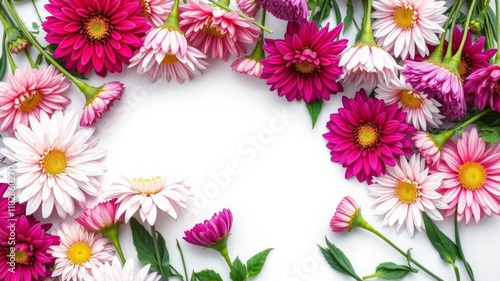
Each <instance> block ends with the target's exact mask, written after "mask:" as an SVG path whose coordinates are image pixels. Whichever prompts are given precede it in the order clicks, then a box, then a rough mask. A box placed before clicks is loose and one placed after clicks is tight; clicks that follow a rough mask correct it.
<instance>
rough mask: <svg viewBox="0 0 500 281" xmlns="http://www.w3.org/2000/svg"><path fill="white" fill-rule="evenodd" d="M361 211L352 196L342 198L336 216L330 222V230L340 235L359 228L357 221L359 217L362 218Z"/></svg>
mask: <svg viewBox="0 0 500 281" xmlns="http://www.w3.org/2000/svg"><path fill="white" fill-rule="evenodd" d="M360 211H361V210H360V208H359V206H358V203H356V201H354V199H352V198H351V197H350V196H346V197H344V198H342V200H341V201H340V203H339V205H338V206H337V210H336V211H335V214H334V215H333V217H332V219H331V220H330V228H331V229H332V231H333V232H338V233H341V232H347V231H350V230H351V229H352V228H353V227H356V226H357V225H356V224H355V222H356V220H355V219H356V218H357V217H358V216H359V217H361V212H360Z"/></svg>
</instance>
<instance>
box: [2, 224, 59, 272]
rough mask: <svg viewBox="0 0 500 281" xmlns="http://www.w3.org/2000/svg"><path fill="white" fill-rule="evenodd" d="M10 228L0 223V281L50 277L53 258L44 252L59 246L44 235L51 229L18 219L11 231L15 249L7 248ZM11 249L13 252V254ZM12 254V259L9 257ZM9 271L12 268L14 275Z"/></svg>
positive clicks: (48, 225)
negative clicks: (53, 246)
mask: <svg viewBox="0 0 500 281" xmlns="http://www.w3.org/2000/svg"><path fill="white" fill-rule="evenodd" d="M10 225H11V222H9V221H7V220H3V219H0V280H4V281H20V280H26V281H30V280H39V279H42V278H44V277H50V276H51V274H52V270H51V267H52V266H53V265H54V261H55V258H54V257H52V256H51V255H50V254H49V253H48V252H47V251H48V250H49V247H50V246H52V245H58V244H59V237H57V236H55V235H50V234H46V231H47V230H48V229H49V228H50V227H51V225H50V224H40V223H39V222H37V221H36V220H35V219H33V218H28V217H26V216H24V215H23V216H21V217H20V218H19V219H18V220H17V221H16V224H15V228H13V229H14V232H15V241H16V244H15V246H14V245H9V237H11V231H12V228H9V226H10ZM12 247H13V248H15V250H14V251H13V252H12V251H11V248H12ZM12 254H13V255H14V257H11V256H10V255H12ZM10 262H13V264H10ZM11 267H14V269H15V270H14V272H11V271H9V270H8V269H9V268H11Z"/></svg>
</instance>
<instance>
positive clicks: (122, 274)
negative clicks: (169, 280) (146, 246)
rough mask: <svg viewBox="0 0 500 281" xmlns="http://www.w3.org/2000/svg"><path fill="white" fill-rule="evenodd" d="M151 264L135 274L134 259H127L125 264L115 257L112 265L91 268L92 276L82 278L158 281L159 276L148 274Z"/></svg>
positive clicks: (90, 280) (109, 280)
mask: <svg viewBox="0 0 500 281" xmlns="http://www.w3.org/2000/svg"><path fill="white" fill-rule="evenodd" d="M150 267H151V264H147V265H145V266H144V267H142V268H141V269H140V270H139V271H137V273H135V271H134V269H135V266H134V259H133V258H129V259H128V260H127V261H126V262H125V264H124V265H123V266H122V263H121V262H120V260H119V259H118V257H117V256H115V258H114V259H113V263H104V264H99V265H97V266H94V267H92V275H87V276H84V278H83V280H84V281H158V280H159V279H160V276H159V275H157V273H156V272H153V273H150V274H148V273H149V268H150Z"/></svg>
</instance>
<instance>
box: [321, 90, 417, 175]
mask: <svg viewBox="0 0 500 281" xmlns="http://www.w3.org/2000/svg"><path fill="white" fill-rule="evenodd" d="M342 104H343V107H341V108H339V110H338V113H334V114H331V115H330V120H329V121H328V123H327V124H326V127H327V128H328V131H329V132H328V133H325V134H324V135H323V137H324V138H325V139H326V140H328V143H327V145H326V146H327V147H328V148H329V149H330V150H331V152H330V154H331V160H332V162H339V163H340V164H342V166H344V167H345V168H346V173H345V177H346V178H351V177H353V176H356V178H357V179H358V180H359V181H360V182H362V181H365V180H366V181H367V182H368V183H369V184H371V182H372V176H379V175H381V174H382V173H384V172H385V165H388V166H394V165H396V161H395V158H396V157H398V156H400V155H410V154H411V146H412V142H411V140H410V139H409V138H408V136H409V135H411V133H412V132H413V131H414V128H413V127H412V126H410V125H408V124H406V123H405V118H406V113H404V112H402V111H401V110H400V109H398V105H397V104H392V105H387V106H386V105H385V104H384V101H382V100H378V99H374V98H368V97H367V96H366V93H365V91H364V90H363V89H361V90H360V91H358V92H357V93H356V96H355V97H354V99H349V98H347V97H345V96H344V97H342Z"/></svg>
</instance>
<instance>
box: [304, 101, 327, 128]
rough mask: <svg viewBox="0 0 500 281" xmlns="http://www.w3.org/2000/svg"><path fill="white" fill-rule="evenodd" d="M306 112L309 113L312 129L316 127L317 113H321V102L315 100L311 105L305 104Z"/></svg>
mask: <svg viewBox="0 0 500 281" xmlns="http://www.w3.org/2000/svg"><path fill="white" fill-rule="evenodd" d="M306 106H307V110H308V111H309V115H310V116H311V122H312V127H313V128H314V126H315V125H316V121H318V116H319V113H320V112H321V107H322V106H323V101H322V100H317V101H315V102H313V103H306Z"/></svg>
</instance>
